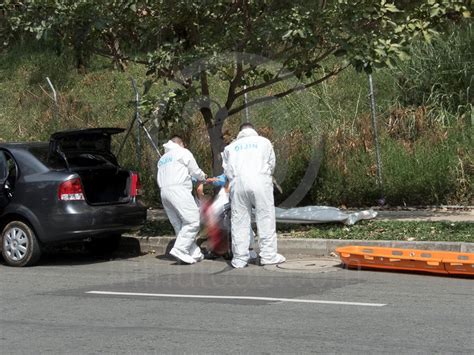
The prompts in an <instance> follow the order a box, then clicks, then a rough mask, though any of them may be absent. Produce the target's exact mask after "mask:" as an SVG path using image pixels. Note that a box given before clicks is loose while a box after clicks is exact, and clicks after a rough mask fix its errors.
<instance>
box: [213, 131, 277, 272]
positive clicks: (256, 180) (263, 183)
mask: <svg viewBox="0 0 474 355" xmlns="http://www.w3.org/2000/svg"><path fill="white" fill-rule="evenodd" d="M275 160H276V159H275V152H274V150H273V146H272V144H271V142H270V141H269V140H268V139H266V138H264V137H261V136H259V135H258V133H257V132H256V131H255V129H254V127H253V125H252V124H250V123H244V124H243V125H242V126H241V127H240V133H239V135H238V136H237V139H236V140H235V141H233V142H232V143H231V144H230V145H228V146H227V147H226V148H225V149H224V153H223V163H222V165H223V168H224V173H225V175H226V176H227V177H228V179H229V180H230V204H231V210H232V212H231V222H232V253H233V259H232V266H233V267H235V268H243V267H245V266H247V264H248V261H249V257H250V255H249V244H250V238H249V232H248V231H249V228H250V223H251V213H252V207H254V208H255V221H256V224H257V230H258V242H259V247H260V264H262V265H269V264H280V263H283V262H285V260H286V259H285V257H284V256H283V255H280V254H278V253H277V235H276V221H275V205H274V201H273V179H272V175H273V171H274V169H275Z"/></svg>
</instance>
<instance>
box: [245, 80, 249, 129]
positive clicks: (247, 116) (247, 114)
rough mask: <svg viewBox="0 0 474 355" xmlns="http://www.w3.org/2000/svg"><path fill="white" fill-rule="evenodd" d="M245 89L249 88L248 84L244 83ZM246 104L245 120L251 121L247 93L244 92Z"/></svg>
mask: <svg viewBox="0 0 474 355" xmlns="http://www.w3.org/2000/svg"><path fill="white" fill-rule="evenodd" d="M244 90H247V85H244ZM244 104H245V122H249V108H248V107H247V93H245V94H244Z"/></svg>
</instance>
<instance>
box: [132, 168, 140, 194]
mask: <svg viewBox="0 0 474 355" xmlns="http://www.w3.org/2000/svg"><path fill="white" fill-rule="evenodd" d="M130 178H131V183H130V197H137V196H140V194H141V185H140V177H139V176H138V173H136V172H134V171H132V172H131V173H130Z"/></svg>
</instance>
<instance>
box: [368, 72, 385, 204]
mask: <svg viewBox="0 0 474 355" xmlns="http://www.w3.org/2000/svg"><path fill="white" fill-rule="evenodd" d="M367 76H368V78H369V97H370V113H371V116H372V129H373V133H374V143H375V157H376V164H377V185H378V187H379V188H380V193H381V196H380V201H379V202H380V204H381V205H383V204H384V203H385V200H384V191H383V180H382V159H381V157H380V144H379V135H378V131H377V119H376V113H375V94H374V83H373V80H372V74H370V73H369V74H367Z"/></svg>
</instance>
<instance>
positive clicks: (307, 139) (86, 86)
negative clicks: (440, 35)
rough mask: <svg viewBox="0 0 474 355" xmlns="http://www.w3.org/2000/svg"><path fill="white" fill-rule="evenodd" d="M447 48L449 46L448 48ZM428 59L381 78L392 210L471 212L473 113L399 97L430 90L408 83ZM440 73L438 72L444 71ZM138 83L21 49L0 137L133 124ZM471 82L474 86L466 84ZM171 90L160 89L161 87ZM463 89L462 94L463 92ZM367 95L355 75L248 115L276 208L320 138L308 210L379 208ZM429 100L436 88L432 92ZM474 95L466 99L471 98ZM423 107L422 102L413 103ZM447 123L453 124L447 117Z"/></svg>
mask: <svg viewBox="0 0 474 355" xmlns="http://www.w3.org/2000/svg"><path fill="white" fill-rule="evenodd" d="M469 36H470V37H469ZM469 36H467V35H466V36H465V37H462V36H461V37H456V43H457V44H456V45H455V46H452V47H453V51H454V50H455V49H456V48H460V49H463V50H465V49H466V48H468V49H469V48H472V46H470V44H469V43H470V42H469V43H467V44H463V43H464V42H462V43H461V42H460V41H462V40H465V39H467V40H468V41H472V32H469ZM447 40H448V41H449V40H450V39H449V38H448V39H447ZM440 48H441V50H443V51H444V50H446V46H440ZM420 53H423V55H431V56H435V57H436V56H437V57H436V58H446V57H442V56H440V55H439V53H437V52H436V48H435V47H430V48H429V50H423V51H422V52H420ZM449 55H450V56H451V57H449V58H455V56H456V53H454V52H450V54H449ZM459 55H462V56H463V58H464V59H463V61H466V60H468V59H466V58H471V59H472V56H471V57H469V54H465V53H464V54H463V53H461V54H459ZM421 57H422V56H421V55H418V56H417V59H416V60H415V61H413V64H412V67H410V65H409V64H407V65H408V67H407V66H403V67H401V68H400V70H399V71H398V72H391V71H389V70H380V71H378V72H376V73H374V81H375V88H376V99H377V113H378V124H379V131H380V139H381V146H382V152H381V155H382V164H383V171H382V172H383V178H384V183H385V197H386V200H387V202H388V203H389V204H390V205H403V204H406V205H428V204H472V201H473V198H474V188H473V184H472V177H473V176H474V160H473V159H474V158H473V157H474V148H473V147H474V143H473V137H474V134H473V127H472V124H473V123H472V122H474V120H473V119H474V118H473V117H474V116H472V115H473V114H474V113H472V112H471V116H468V114H467V113H466V112H464V113H461V111H460V110H457V109H456V110H454V111H453V110H451V111H449V109H452V108H453V105H448V104H446V102H445V101H443V100H440V101H438V102H437V101H436V100H433V98H435V96H434V95H431V96H429V97H431V99H430V100H429V102H423V101H419V100H418V99H417V98H413V99H417V100H418V101H408V100H407V99H406V98H405V97H402V95H400V90H402V89H401V88H400V82H399V81H398V78H399V76H402V77H403V75H405V74H406V75H405V76H406V77H409V78H410V80H412V81H410V83H409V84H410V87H411V86H413V85H415V86H416V85H418V84H419V86H420V88H419V90H422V91H423V90H425V91H426V90H428V89H429V88H430V86H429V85H427V84H426V83H424V82H421V78H422V77H417V78H415V77H414V76H412V75H410V73H411V72H410V70H411V69H413V70H418V69H419V68H421V67H423V66H424V65H425V62H424V61H423V62H422V63H421V62H420V61H419V60H420V58H421ZM436 58H435V59H436ZM435 59H433V61H428V62H426V63H429V64H430V65H432V66H436V65H437V64H436V63H438V62H439V60H438V59H436V60H435ZM446 65H447V64H446ZM417 68H418V69H417ZM443 68H445V67H444V66H441V69H439V70H440V71H441V70H444V69H443ZM430 70H431V71H436V70H438V69H436V68H434V67H433V68H431V69H430ZM446 70H447V73H439V75H438V76H437V78H445V77H446V75H448V77H449V75H450V74H449V73H451V72H452V71H453V70H454V69H453V68H452V67H448V68H446ZM456 70H460V71H462V73H461V74H462V75H464V76H463V78H465V79H466V78H468V77H469V75H470V74H469V73H472V66H470V67H469V66H466V65H464V66H461V67H459V68H458V69H456ZM400 73H402V74H400ZM403 73H405V74H403ZM466 75H467V77H466ZM46 76H49V77H50V78H51V79H52V81H53V83H54V84H55V86H56V89H57V90H58V92H59V96H60V100H59V109H58V111H56V110H55V108H54V105H53V104H52V100H51V98H50V97H49V96H48V95H50V90H49V88H48V86H47V83H46V79H45V78H46ZM471 76H472V74H471ZM130 77H135V78H137V80H138V83H139V85H141V83H143V81H144V80H145V70H144V68H143V67H140V66H137V65H133V64H130V66H129V67H128V69H127V71H126V72H118V71H114V70H112V66H111V64H110V63H109V62H108V61H107V60H105V59H104V58H100V57H94V58H92V60H91V65H90V67H89V68H88V70H87V72H86V73H78V72H77V71H76V70H75V69H74V67H73V60H72V58H71V57H70V56H69V55H68V54H67V53H65V54H64V55H62V56H61V57H58V56H57V55H56V54H55V52H54V50H52V49H48V48H47V47H40V46H38V45H36V46H29V45H27V44H24V45H18V47H16V48H13V49H12V50H10V51H9V52H5V53H2V54H0V141H34V140H47V139H48V137H49V135H50V134H51V133H53V132H55V131H58V130H64V129H70V128H78V127H97V126H119V127H127V125H128V123H129V121H130V118H131V117H132V115H133V111H134V109H133V105H132V104H131V100H132V99H133V95H132V90H131V87H130V81H129V79H130ZM415 79H416V80H415ZM437 80H441V79H437ZM443 80H444V79H443ZM456 80H457V79H456ZM211 83H212V85H211V86H212V87H211V92H213V93H215V94H216V96H217V97H222V96H223V95H224V93H225V92H226V89H227V88H226V87H225V86H224V85H223V84H222V83H221V82H219V81H218V80H216V78H211ZM417 83H418V84H417ZM463 83H464V84H462V85H464V86H465V85H470V82H469V81H468V80H467V79H466V80H464V81H463ZM466 83H467V84H466ZM407 85H408V84H407ZM281 88H282V87H280V89H281ZM435 88H436V89H437V90H438V91H437V92H438V93H439V90H442V89H443V87H442V86H439V85H436V86H435ZM166 89H167V88H166V87H165V86H163V85H160V84H157V85H155V86H154V88H153V89H152V90H154V91H156V92H161V91H163V90H166ZM465 89H466V90H468V89H469V90H468V91H462V92H463V93H464V92H466V93H470V92H472V90H470V87H468V88H465ZM429 90H431V89H429ZM450 90H451V89H450ZM403 92H404V93H405V94H407V93H408V94H409V93H410V92H411V90H407V89H406V88H405V89H404V91H403ZM457 92H461V91H460V89H459V88H458V89H456V93H457ZM260 94H266V92H262V93H260ZM367 94H368V93H367V77H366V75H365V74H363V73H357V72H355V71H354V70H352V69H348V70H346V71H344V72H342V73H341V74H340V76H338V77H337V78H335V79H331V80H330V81H327V82H324V83H322V84H321V85H320V86H317V87H315V88H312V89H311V90H308V91H304V92H301V93H299V94H297V95H292V96H288V97H287V98H284V99H282V100H278V101H275V102H272V103H271V104H268V105H262V106H254V107H252V108H251V109H250V117H251V121H252V122H253V123H254V124H256V126H257V127H258V128H259V129H261V131H263V133H264V134H265V135H267V136H269V137H270V138H271V140H272V141H273V143H274V146H275V151H276V154H277V169H276V173H275V175H276V177H277V179H278V181H279V182H280V185H281V186H282V187H283V190H284V194H283V195H280V194H278V195H277V196H276V201H277V203H278V202H281V201H283V200H285V199H286V198H287V197H288V196H289V195H290V194H291V193H292V192H293V191H294V189H295V188H296V187H297V186H298V184H299V183H300V181H301V179H302V177H303V176H304V174H305V171H306V168H307V166H308V161H309V159H310V157H311V154H312V150H313V149H314V148H315V147H316V146H317V144H318V142H319V138H320V137H321V136H322V135H324V136H325V137H326V143H325V147H324V159H323V162H322V166H321V168H320V170H319V174H318V178H317V180H316V181H315V183H314V184H313V186H312V189H311V191H310V193H309V194H308V195H307V196H306V198H305V200H304V201H303V203H304V204H317V205H324V204H327V205H335V206H341V205H346V206H367V205H374V204H375V203H376V202H375V201H376V200H377V199H378V198H379V197H380V191H379V188H378V187H377V185H376V178H375V177H376V174H375V172H376V169H375V150H374V145H373V137H372V128H371V121H370V115H369V106H368V98H367ZM430 94H431V91H430V92H428V93H427V95H430ZM417 95H418V91H417ZM440 95H441V94H440ZM466 95H467V94H466ZM419 97H422V98H423V97H425V96H423V95H421V96H419ZM426 97H428V96H426ZM440 97H441V96H440ZM456 97H459V95H458V96H456ZM463 97H464V96H463ZM471 98H472V96H469V97H467V100H470V99H471ZM251 99H252V95H250V97H249V100H251ZM420 100H421V99H420ZM462 100H464V101H465V100H466V99H465V98H464V99H462ZM462 100H461V101H460V102H462ZM414 102H416V104H417V105H421V106H408V105H412V104H413V103H414ZM424 104H426V105H427V106H423V105H424ZM454 106H455V105H454ZM466 107H467V106H466ZM448 116H449V119H448V118H445V117H448ZM243 118H244V115H243V112H242V113H241V114H239V115H236V116H235V117H232V118H230V119H229V120H228V122H227V123H226V126H225V128H226V129H227V130H229V132H230V135H231V136H234V135H235V134H236V130H237V127H238V126H239V123H240V121H241V120H242V119H243ZM193 123H194V125H192V126H190V127H188V129H189V132H187V136H188V137H189V138H190V148H191V150H192V151H193V152H194V153H195V156H196V159H197V161H198V163H199V164H200V165H201V166H202V167H203V168H204V169H205V171H206V172H208V173H209V172H210V149H209V140H208V137H207V131H206V129H205V127H204V126H203V123H202V120H201V119H200V117H199V115H196V116H195V120H194V121H193ZM134 133H135V132H134ZM180 133H181V132H180ZM142 139H143V137H142ZM134 142H135V141H134V137H131V139H129V141H128V144H127V145H126V146H125V151H124V153H123V155H122V156H121V158H120V162H121V164H122V165H123V166H125V167H127V168H131V169H136V170H138V171H139V172H140V174H141V179H142V185H143V190H144V197H145V199H146V202H147V203H149V204H150V205H157V204H159V193H158V189H157V186H156V179H155V177H156V159H157V157H156V154H155V153H154V152H153V151H152V149H151V148H150V146H149V144H148V143H144V147H143V154H142V158H141V160H140V161H138V160H137V154H136V153H137V152H136V146H135V144H134ZM118 143H119V139H118V140H117V141H115V142H114V144H115V147H117V144H118Z"/></svg>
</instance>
